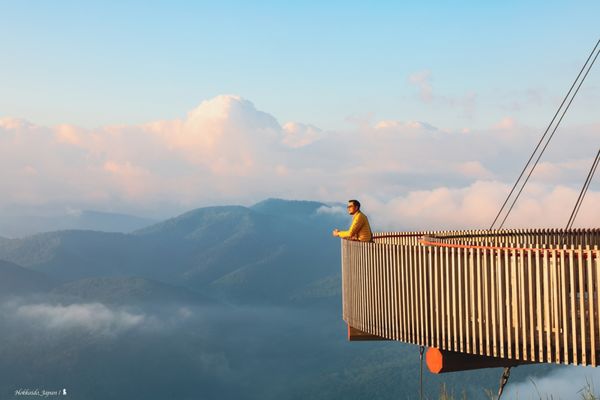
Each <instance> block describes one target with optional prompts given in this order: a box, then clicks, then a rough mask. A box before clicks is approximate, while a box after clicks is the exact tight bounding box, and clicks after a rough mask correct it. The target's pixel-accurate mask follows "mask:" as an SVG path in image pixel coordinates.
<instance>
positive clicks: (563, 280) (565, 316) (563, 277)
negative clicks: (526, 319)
mask: <svg viewBox="0 0 600 400" xmlns="http://www.w3.org/2000/svg"><path fill="white" fill-rule="evenodd" d="M565 249H566V246H563V248H562V249H561V251H560V252H559V254H558V255H559V259H558V263H559V266H560V300H561V309H562V313H561V319H562V339H563V343H562V346H563V363H564V364H569V362H570V360H569V358H570V357H569V315H570V313H571V312H572V310H569V303H568V301H567V300H568V297H569V293H568V292H567V266H566V265H565V262H566V257H565Z"/></svg>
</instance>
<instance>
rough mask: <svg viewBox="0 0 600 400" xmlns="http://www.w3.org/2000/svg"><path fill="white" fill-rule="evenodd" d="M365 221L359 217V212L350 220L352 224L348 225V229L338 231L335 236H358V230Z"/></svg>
mask: <svg viewBox="0 0 600 400" xmlns="http://www.w3.org/2000/svg"><path fill="white" fill-rule="evenodd" d="M364 223H365V221H364V219H363V218H361V214H359V215H357V216H356V218H354V219H353V220H352V225H350V229H348V230H347V231H338V233H337V236H339V237H341V238H351V237H353V236H358V232H359V231H360V229H361V228H362V226H363V225H364Z"/></svg>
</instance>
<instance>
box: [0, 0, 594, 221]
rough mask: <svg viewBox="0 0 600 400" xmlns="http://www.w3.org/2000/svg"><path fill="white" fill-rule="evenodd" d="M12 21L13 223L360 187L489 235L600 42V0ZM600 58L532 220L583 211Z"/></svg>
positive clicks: (2, 132)
mask: <svg viewBox="0 0 600 400" xmlns="http://www.w3.org/2000/svg"><path fill="white" fill-rule="evenodd" d="M0 15H1V18H2V23H1V24H0V48H1V49H2V59H1V61H2V62H1V63H0V90H1V91H0V181H1V182H2V184H3V188H4V189H5V193H7V194H6V195H5V196H3V197H2V198H0V214H2V213H5V214H6V213H9V214H10V213H16V212H22V213H27V214H35V213H37V212H39V209H40V207H45V208H48V207H49V208H52V209H58V210H72V209H94V210H100V211H116V212H129V213H134V214H143V215H147V216H157V215H158V216H160V217H164V216H169V215H173V214H174V213H176V212H180V211H185V210H189V209H191V208H194V207H198V206H203V205H212V204H232V203H235V204H252V203H253V202H256V201H260V200H262V199H264V198H267V197H281V198H291V199H311V200H322V201H340V200H341V201H345V200H346V199H348V198H360V199H361V201H364V204H366V205H368V208H369V209H370V210H371V214H372V215H373V217H374V218H373V219H374V221H375V222H376V223H378V222H379V221H381V224H382V225H383V224H384V223H385V224H388V225H390V227H394V229H398V228H400V229H402V228H411V229H412V228H415V229H423V228H429V227H431V228H446V227H447V228H452V229H453V228H459V227H469V228H474V227H485V226H488V225H489V223H490V221H491V219H492V218H493V216H494V215H495V212H496V211H497V209H498V208H499V205H500V204H501V202H502V200H503V199H504V196H505V194H506V193H507V192H508V190H509V189H510V185H512V183H513V181H514V180H515V179H516V177H517V176H518V173H519V172H520V170H521V168H522V165H523V164H524V162H525V160H526V159H527V157H528V156H529V153H530V151H531V149H532V148H533V146H534V145H535V143H536V142H537V140H538V138H539V137H540V135H541V133H542V131H543V130H544V128H545V127H546V125H547V124H548V121H549V120H550V118H551V117H552V115H553V114H554V112H555V109H556V107H557V106H558V104H559V103H560V101H561V99H562V97H563V96H564V94H565V92H566V91H567V89H568V88H569V86H570V85H571V82H572V81H573V79H574V78H575V76H576V74H577V72H578V71H579V69H580V68H581V66H582V64H583V62H584V61H585V59H586V57H587V56H588V54H589V52H590V51H591V49H592V48H593V46H594V44H595V43H596V41H597V40H598V39H599V38H600V36H599V33H600V30H599V29H598V26H599V25H598V20H597V16H598V15H600V2H598V1H577V2H553V1H545V2H541V1H535V2H517V1H504V2H494V3H491V2H453V3H450V2H412V3H406V2H383V1H381V2H369V3H368V4H367V3H359V2H349V1H344V2H327V3H323V2H301V3H300V2H298V3H291V4H290V2H241V1H240V2H141V1H140V2H136V1H124V2H75V1H72V2H67V1H63V2H54V1H35V2H34V1H20V2H3V3H2V4H1V5H0ZM599 68H600V66H596V67H595V68H594V69H593V70H592V72H591V73H590V76H589V77H588V80H587V81H586V83H585V85H584V86H583V88H582V90H581V92H580V94H579V96H578V98H577V99H576V100H575V102H574V103H573V106H572V108H571V110H570V111H569V114H568V115H567V117H566V118H565V120H564V121H563V125H562V127H561V129H560V130H559V132H558V134H557V137H556V139H554V142H553V143H552V145H551V146H550V147H549V149H548V151H547V154H546V155H545V156H544V158H543V159H542V163H541V164H540V166H539V168H538V169H537V170H536V173H535V175H534V176H533V179H532V183H531V184H530V186H531V188H528V189H527V190H526V191H525V192H524V200H523V201H522V203H519V205H518V206H517V207H516V209H515V211H514V213H515V214H516V215H517V216H518V218H517V217H515V223H519V224H520V226H531V227H532V226H559V227H560V226H563V225H564V223H565V222H566V220H567V219H568V210H570V209H571V207H572V204H574V202H575V200H576V197H577V194H578V192H579V189H580V187H581V185H582V184H583V181H584V179H585V176H586V174H587V171H588V169H589V166H590V165H591V162H592V159H593V156H594V155H595V151H596V149H597V147H598V143H599V140H598V138H599V137H600V121H599V116H598V115H599V114H598V109H599V105H600V70H599ZM536 185H537V186H536ZM588 198H589V199H590V200H587V201H586V203H584V205H583V207H582V215H584V216H585V217H582V218H581V221H582V224H584V225H587V226H590V225H594V224H596V225H597V224H598V223H599V222H600V210H597V207H593V204H595V203H596V204H597V202H598V201H600V192H599V191H598V180H595V182H594V183H593V184H592V186H591V189H590V194H588ZM587 204H590V205H589V206H588V205H587ZM15 210H17V211H15ZM586 210H587V211H586ZM434 211H435V212H434ZM549 216H551V217H549Z"/></svg>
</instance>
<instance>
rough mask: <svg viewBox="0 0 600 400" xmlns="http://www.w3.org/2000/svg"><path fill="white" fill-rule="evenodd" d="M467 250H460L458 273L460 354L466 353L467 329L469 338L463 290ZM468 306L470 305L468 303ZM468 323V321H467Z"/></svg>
mask: <svg viewBox="0 0 600 400" xmlns="http://www.w3.org/2000/svg"><path fill="white" fill-rule="evenodd" d="M466 253H467V252H466V250H465V249H458V255H457V257H458V271H457V275H458V322H459V325H458V345H459V347H458V350H459V351H460V352H464V351H465V328H466V329H467V336H468V325H467V324H465V319H466V318H467V317H466V316H467V315H468V313H467V312H466V311H467V310H466V309H465V303H466V300H467V298H466V296H465V289H464V288H463V286H464V284H465V278H466V277H465V275H466V272H467V268H466V264H465V260H466V258H465V255H466ZM466 304H468V303H466ZM467 321H468V319H467Z"/></svg>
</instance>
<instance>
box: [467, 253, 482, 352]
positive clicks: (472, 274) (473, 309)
mask: <svg viewBox="0 0 600 400" xmlns="http://www.w3.org/2000/svg"><path fill="white" fill-rule="evenodd" d="M474 261H475V260H474V258H473V249H469V277H470V280H469V291H470V293H471V298H470V300H471V326H470V328H471V341H470V342H471V348H470V349H467V351H469V350H470V351H471V352H472V353H474V354H480V350H478V349H477V318H479V314H478V313H477V308H476V307H475V298H476V296H475V282H476V278H475V265H474V264H475V263H474Z"/></svg>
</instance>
